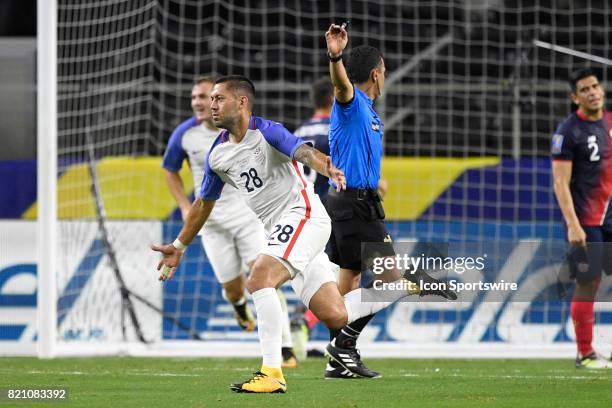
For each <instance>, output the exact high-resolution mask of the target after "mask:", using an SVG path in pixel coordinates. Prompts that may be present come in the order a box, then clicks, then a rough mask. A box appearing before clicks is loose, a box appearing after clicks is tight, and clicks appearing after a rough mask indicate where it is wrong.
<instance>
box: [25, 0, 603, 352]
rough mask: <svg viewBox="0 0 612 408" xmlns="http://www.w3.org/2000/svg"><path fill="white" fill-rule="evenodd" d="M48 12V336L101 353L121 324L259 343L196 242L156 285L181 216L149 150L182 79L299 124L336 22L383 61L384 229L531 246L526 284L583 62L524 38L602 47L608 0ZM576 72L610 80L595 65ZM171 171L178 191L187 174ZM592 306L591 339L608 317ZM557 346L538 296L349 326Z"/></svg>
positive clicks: (176, 1) (548, 239)
mask: <svg viewBox="0 0 612 408" xmlns="http://www.w3.org/2000/svg"><path fill="white" fill-rule="evenodd" d="M57 8H58V10H57V24H58V27H57V33H58V37H57V53H58V57H57V67H58V76H57V100H58V113H57V127H58V150H57V157H58V189H57V194H58V200H59V201H58V203H59V206H58V217H59V220H60V221H59V240H58V242H57V243H56V244H57V251H58V254H59V259H58V264H57V268H56V273H57V292H58V296H57V302H56V305H57V313H58V322H57V333H56V339H57V341H58V343H61V344H65V345H67V347H68V348H71V347H76V346H73V345H77V344H90V345H91V344H93V345H94V346H93V347H95V348H97V349H103V348H104V347H106V346H107V345H109V344H115V343H124V342H133V341H136V340H138V336H137V334H136V333H137V330H136V327H135V326H136V325H138V326H140V330H141V331H142V335H143V336H144V338H145V339H146V340H147V341H151V342H162V341H170V340H173V341H174V340H177V341H178V340H187V339H189V338H193V335H192V334H193V333H190V332H189V330H192V331H193V332H195V333H197V334H198V335H199V336H200V337H201V338H203V339H204V341H208V342H214V341H216V340H222V341H224V342H225V343H226V344H229V345H230V346H229V347H230V348H232V347H233V348H234V349H236V350H238V347H236V344H235V342H241V343H240V344H251V343H254V342H255V341H256V335H255V334H252V333H251V334H248V333H243V332H242V331H240V330H239V328H238V326H237V325H236V324H235V322H234V320H233V318H232V313H231V311H232V310H231V306H229V305H228V304H227V303H226V302H225V301H224V300H223V298H222V296H221V290H220V286H219V284H218V283H217V282H216V281H215V279H214V275H213V274H212V271H211V269H210V264H209V263H208V261H207V258H206V256H205V254H204V252H203V251H202V249H201V246H200V244H199V242H194V243H193V244H192V245H191V247H190V248H189V250H188V252H187V254H186V259H185V262H184V265H183V266H182V267H181V268H180V269H179V272H178V273H177V275H176V277H175V278H174V279H173V280H172V281H170V282H168V283H166V284H164V285H160V284H159V283H158V282H157V279H156V278H157V275H156V271H155V266H156V264H157V260H158V257H157V255H155V254H154V253H153V252H152V251H150V250H149V248H148V247H149V245H150V244H151V243H155V242H170V241H171V240H172V239H173V238H174V237H175V235H176V233H177V232H178V231H179V230H180V227H181V225H182V223H181V221H180V215H179V213H178V211H176V205H175V203H174V201H173V200H172V198H171V196H170V194H169V193H168V191H167V188H166V186H165V181H164V178H163V172H162V171H161V169H160V156H161V155H162V154H163V151H164V149H165V145H166V143H167V141H168V138H169V135H170V133H171V132H172V130H173V129H174V127H176V126H177V125H178V124H179V123H180V122H181V121H183V120H185V119H186V118H187V117H189V116H190V115H191V112H190V105H189V95H190V90H191V86H192V80H193V78H194V77H195V76H197V75H202V74H222V75H225V74H244V75H247V76H248V77H249V78H251V79H252V80H253V81H254V83H255V85H256V88H257V102H256V106H255V112H254V113H255V114H256V115H258V116H264V117H267V118H270V119H273V120H276V121H279V122H282V123H283V124H285V126H286V127H287V128H289V129H290V130H295V129H296V128H297V127H298V126H299V125H300V124H301V123H302V122H303V121H305V120H306V119H308V118H309V117H310V116H311V115H312V108H311V106H310V103H309V101H308V92H309V89H310V85H311V84H312V82H313V81H314V80H316V79H318V78H319V77H322V76H326V75H328V63H327V57H326V54H325V41H324V32H325V30H326V29H327V27H328V26H329V24H330V23H331V22H340V21H344V20H350V26H349V36H350V42H349V48H350V47H351V46H356V45H360V44H369V45H372V46H376V47H378V48H380V49H381V50H382V51H383V54H384V59H385V65H386V68H387V78H386V86H385V89H384V92H383V95H382V96H381V97H380V99H379V100H378V101H377V102H376V109H377V111H378V112H379V113H380V114H381V116H382V117H383V124H384V148H385V155H386V157H385V159H384V161H383V171H382V172H383V176H384V177H385V178H386V179H387V181H388V184H389V188H388V192H387V195H386V196H385V210H386V213H387V225H388V228H389V230H390V232H391V234H392V236H393V238H394V240H396V241H398V240H411V241H415V240H416V241H421V242H428V241H434V242H440V241H442V242H451V243H463V242H488V243H491V242H493V243H499V245H498V248H499V249H498V252H497V253H493V254H490V256H492V257H497V258H501V259H502V260H503V259H505V258H506V257H509V256H511V255H512V254H513V252H512V251H513V250H514V248H515V247H516V246H517V245H518V244H519V242H521V241H527V240H528V241H532V242H538V250H537V251H534V252H533V253H531V255H530V256H532V257H533V263H529V262H528V265H531V267H529V266H525V275H524V276H523V279H527V278H529V273H531V272H533V273H535V272H534V271H535V270H536V269H538V268H540V269H541V268H545V267H551V268H554V267H556V266H555V263H554V262H553V260H555V259H557V260H558V259H559V257H558V256H557V255H556V254H558V252H559V248H563V240H564V229H563V221H562V217H561V215H560V212H559V210H558V208H557V205H556V202H555V199H554V195H553V192H552V187H551V177H550V160H549V151H550V141H551V137H552V134H553V133H554V130H555V128H556V126H557V124H558V123H559V122H560V121H561V120H562V119H563V118H564V117H565V116H566V115H567V114H568V113H569V112H570V111H571V106H570V101H569V98H568V92H569V88H568V86H567V84H566V82H565V80H566V78H567V74H568V73H569V71H570V70H572V69H574V68H577V67H579V66H583V65H585V64H586V61H585V60H584V59H583V58H579V57H574V56H571V55H567V54H564V53H561V52H557V51H554V50H551V49H546V48H543V47H538V46H536V45H534V40H540V41H543V42H547V43H552V44H557V45H561V46H564V47H568V48H570V49H574V50H578V51H582V52H585V53H588V54H592V55H596V56H600V57H603V58H609V57H611V55H610V42H611V34H610V33H611V32H612V30H610V21H612V20H611V19H612V10H611V9H610V7H609V6H608V4H607V2H604V1H596V0H581V1H574V2H563V4H562V5H560V4H556V3H555V2H551V1H546V0H538V1H531V2H521V1H504V0H496V1H488V2H487V1H476V0H464V1H459V0H457V1H452V2H449V1H438V0H432V1H419V2H417V1H413V2H392V1H385V0H378V1H374V0H369V1H366V0H360V1H336V2H331V3H328V2H318V1H306V2H298V1H290V2H279V1H272V0H263V1H259V2H251V1H237V2H236V1H224V0H216V1H195V0H158V1H155V0H108V1H94V0H88V1H71V0H58V5H57ZM590 64H591V65H592V66H593V67H594V68H595V69H596V70H597V72H598V73H599V74H601V78H602V80H603V81H606V80H607V79H608V78H609V74H610V70H609V67H607V66H606V65H604V64H598V63H595V62H591V63H590ZM39 86H40V85H39ZM92 152H93V153H92ZM92 162H95V169H96V170H97V172H96V177H95V178H96V180H95V181H96V182H97V183H98V184H99V192H100V193H99V194H93V193H92V190H91V186H92V181H94V180H92V173H91V171H90V167H89V166H90V164H91V163H92ZM181 174H182V175H183V179H184V181H185V184H186V186H187V188H192V185H191V181H190V177H189V174H188V170H187V168H186V166H185V168H184V169H183V171H182V173H181ZM96 201H97V202H98V203H99V204H101V205H102V206H103V209H104V214H103V216H102V219H103V221H104V224H105V226H106V229H107V234H106V235H107V237H108V241H109V242H110V244H111V245H110V246H111V247H112V248H113V251H114V253H115V257H116V259H117V265H116V266H115V265H113V262H112V260H110V258H109V254H108V250H107V248H106V247H105V245H104V237H103V236H102V234H101V233H100V228H99V224H98V218H99V217H98V211H97V209H96ZM34 210H35V209H34ZM34 210H33V211H34ZM528 261H531V260H528ZM502 265H503V263H502ZM117 270H118V272H119V274H120V275H121V277H122V280H123V283H121V282H120V279H118V278H117ZM538 270H539V269H538ZM548 289H550V288H548V287H547V286H543V287H542V292H545V291H546V290H548ZM126 291H127V292H129V293H132V294H135V295H137V296H139V297H142V298H144V299H146V300H147V301H148V302H150V303H151V304H153V305H154V306H156V307H158V308H160V309H161V310H162V312H163V314H165V315H166V317H163V315H162V314H160V313H158V312H156V311H154V310H153V309H152V308H151V307H149V306H147V305H146V304H144V303H143V302H141V301H139V300H137V299H135V298H134V296H131V295H129V294H127V295H126ZM291 293H292V292H291V291H290V290H287V294H288V297H289V303H290V310H293V307H294V306H295V305H296V304H297V299H295V296H292V295H291ZM122 294H123V295H122ZM129 303H133V306H129ZM130 307H132V308H133V311H134V314H135V316H136V320H134V319H133V318H132V317H130ZM598 308H599V309H598V313H597V319H598V321H599V323H601V324H600V325H599V326H600V327H601V329H598V330H599V331H598V332H596V340H601V339H602V338H603V335H604V333H606V330H607V332H609V331H610V324H611V323H612V312H611V311H610V310H609V309H608V305H607V304H605V303H604V304H601V305H599V306H598ZM167 317H171V318H174V319H177V320H178V321H179V322H180V323H181V324H182V325H183V327H182V328H181V327H180V326H179V325H177V324H176V322H173V321H172V320H171V319H168V318H167ZM185 327H187V328H189V330H186V329H185ZM312 336H313V338H314V339H315V340H320V341H324V340H325V339H326V338H327V332H326V330H324V329H323V327H322V326H320V325H319V326H316V327H315V329H314V331H313V333H312ZM572 338H573V330H572V326H571V322H570V321H569V304H568V301H567V300H559V299H548V298H546V297H542V296H541V294H539V293H534V294H533V298H532V299H531V300H524V301H522V302H513V301H512V299H511V298H507V299H504V300H502V301H497V302H487V301H486V299H483V298H477V299H473V300H472V301H470V302H462V303H461V304H459V305H451V306H449V305H448V304H444V303H424V304H419V303H403V304H398V305H396V306H395V307H394V308H391V309H390V310H389V311H387V312H385V313H381V314H380V315H378V316H377V317H376V318H375V319H374V320H373V322H372V323H371V324H370V325H369V326H368V328H367V329H366V332H364V336H363V339H364V342H366V343H368V342H371V343H369V344H371V345H370V346H366V347H369V348H368V350H374V351H375V350H376V347H377V345H378V344H381V343H380V342H382V341H385V342H394V344H402V343H403V342H425V343H427V344H429V345H433V346H435V347H438V346H440V345H448V344H451V345H452V344H458V345H467V346H469V347H471V350H478V348H479V347H482V346H483V345H484V344H492V343H496V344H502V345H504V344H506V345H512V344H519V345H520V344H525V343H528V344H531V345H535V346H536V347H535V349H537V350H538V351H537V352H541V350H546V349H550V350H561V351H560V352H562V353H567V352H568V351H570V350H573V348H572V347H573V346H572V343H571V341H572ZM247 342H249V343H247ZM179 344H180V343H179ZM543 346H544V347H543ZM177 347H179V348H180V347H181V346H180V345H179V346H177ZM469 347H468V348H469ZM73 349H74V348H73ZM109 349H110V348H109ZM400 350H401V348H400Z"/></svg>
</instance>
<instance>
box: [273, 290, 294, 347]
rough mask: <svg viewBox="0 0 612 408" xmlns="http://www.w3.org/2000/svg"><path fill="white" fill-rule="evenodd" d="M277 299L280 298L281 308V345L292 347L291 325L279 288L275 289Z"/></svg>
mask: <svg viewBox="0 0 612 408" xmlns="http://www.w3.org/2000/svg"><path fill="white" fill-rule="evenodd" d="M276 293H277V294H278V299H279V300H280V304H281V309H282V310H283V321H282V323H283V334H282V347H288V348H291V347H293V339H292V338H291V326H290V324H289V308H288V307H287V299H286V298H285V295H283V292H282V291H281V290H280V289H276Z"/></svg>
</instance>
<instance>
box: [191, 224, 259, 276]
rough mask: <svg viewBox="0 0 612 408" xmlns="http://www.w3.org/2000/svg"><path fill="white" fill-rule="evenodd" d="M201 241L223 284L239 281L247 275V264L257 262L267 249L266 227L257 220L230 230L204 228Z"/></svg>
mask: <svg viewBox="0 0 612 408" xmlns="http://www.w3.org/2000/svg"><path fill="white" fill-rule="evenodd" d="M200 238H201V239H202V246H203V247H204V250H205V251H206V256H207V257H208V260H209V261H210V264H211V266H212V269H213V271H214V273H215V276H216V277H217V280H218V281H219V283H221V284H223V283H226V282H229V281H231V280H234V279H236V278H237V277H239V276H240V273H241V272H245V273H246V272H248V271H249V267H248V264H249V263H250V262H253V261H255V258H257V255H259V254H260V253H261V251H262V248H264V246H265V245H266V233H265V230H264V227H263V224H262V223H261V222H260V221H259V220H258V219H257V218H254V217H253V218H252V219H249V222H246V223H242V224H240V225H237V226H232V227H230V228H219V227H218V226H214V227H212V228H211V227H208V228H207V227H206V226H204V229H203V231H202V233H201V237H200Z"/></svg>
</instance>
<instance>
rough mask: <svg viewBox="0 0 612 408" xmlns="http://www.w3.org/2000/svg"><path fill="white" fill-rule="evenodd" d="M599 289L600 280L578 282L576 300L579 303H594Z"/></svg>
mask: <svg viewBox="0 0 612 408" xmlns="http://www.w3.org/2000/svg"><path fill="white" fill-rule="evenodd" d="M598 288H599V279H591V280H584V281H582V280H579V281H577V282H576V290H575V292H574V298H575V299H576V300H579V301H588V302H592V301H593V300H594V299H595V295H596V294H597V289H598Z"/></svg>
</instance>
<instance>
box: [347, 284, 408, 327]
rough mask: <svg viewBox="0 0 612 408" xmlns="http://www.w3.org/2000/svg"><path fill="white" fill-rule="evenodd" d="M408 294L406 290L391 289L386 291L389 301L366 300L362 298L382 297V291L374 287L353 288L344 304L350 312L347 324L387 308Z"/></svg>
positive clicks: (348, 312)
mask: <svg viewBox="0 0 612 408" xmlns="http://www.w3.org/2000/svg"><path fill="white" fill-rule="evenodd" d="M408 295H409V293H407V292H404V291H399V290H398V291H389V292H388V293H385V298H386V299H388V300H389V301H388V302H370V301H366V302H364V301H362V299H368V298H370V299H376V297H380V291H375V290H374V289H372V288H370V289H366V288H358V289H355V290H352V291H350V292H349V293H347V294H346V295H344V306H345V307H346V313H347V314H348V322H347V324H350V323H352V322H354V321H355V320H357V319H359V318H362V317H365V316H369V315H371V314H375V313H376V312H378V311H380V310H382V309H384V308H386V307H387V306H391V305H392V304H393V303H395V302H397V301H398V300H400V299H402V298H404V297H406V296H408Z"/></svg>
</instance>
